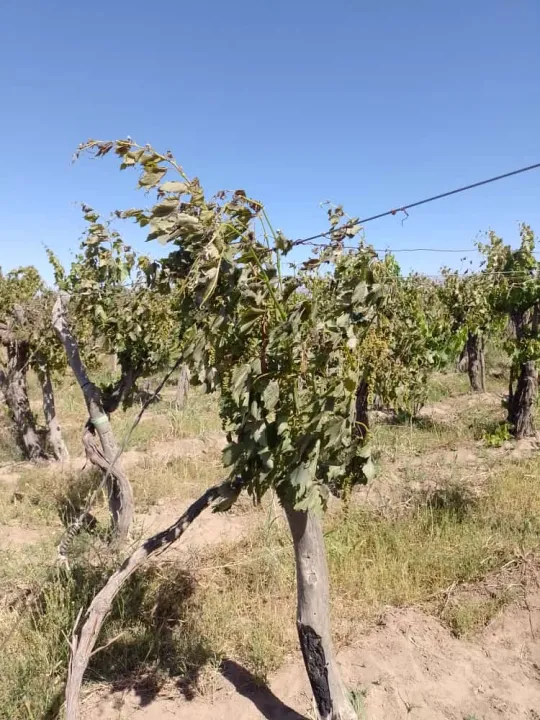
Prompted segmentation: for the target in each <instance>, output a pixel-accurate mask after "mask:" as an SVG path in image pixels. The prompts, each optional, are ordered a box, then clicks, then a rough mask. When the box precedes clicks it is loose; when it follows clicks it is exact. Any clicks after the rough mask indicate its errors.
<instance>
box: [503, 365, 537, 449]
mask: <svg viewBox="0 0 540 720" xmlns="http://www.w3.org/2000/svg"><path fill="white" fill-rule="evenodd" d="M512 385H513V383H512V381H510V392H509V397H508V422H509V424H510V425H511V426H512V429H513V433H514V435H515V436H516V438H517V439H518V440H519V439H521V438H524V437H532V436H533V435H535V426H534V406H535V404H536V397H537V394H538V370H537V369H536V364H535V362H534V361H533V360H529V361H528V362H524V363H522V364H521V366H520V368H519V376H518V381H517V386H516V389H515V390H514V389H513V387H512Z"/></svg>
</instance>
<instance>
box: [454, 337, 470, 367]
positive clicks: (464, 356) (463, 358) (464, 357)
mask: <svg viewBox="0 0 540 720" xmlns="http://www.w3.org/2000/svg"><path fill="white" fill-rule="evenodd" d="M456 368H457V371H458V372H461V373H464V372H467V370H468V368H469V353H468V349H467V340H465V344H464V345H463V348H462V349H461V352H460V353H459V357H458V360H457V363H456Z"/></svg>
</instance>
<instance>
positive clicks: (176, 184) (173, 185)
mask: <svg viewBox="0 0 540 720" xmlns="http://www.w3.org/2000/svg"><path fill="white" fill-rule="evenodd" d="M159 189H160V190H161V192H164V193H185V192H187V191H188V189H189V188H188V186H187V185H186V183H183V182H180V181H179V180H168V181H167V182H164V183H163V184H162V185H160V186H159Z"/></svg>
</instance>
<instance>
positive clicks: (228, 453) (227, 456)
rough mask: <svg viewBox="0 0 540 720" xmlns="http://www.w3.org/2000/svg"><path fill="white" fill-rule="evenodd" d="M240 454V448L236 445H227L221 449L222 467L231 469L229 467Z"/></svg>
mask: <svg viewBox="0 0 540 720" xmlns="http://www.w3.org/2000/svg"><path fill="white" fill-rule="evenodd" d="M241 454H242V446H241V445H239V444H238V443H231V444H230V445H227V447H225V448H224V449H223V453H222V459H223V467H231V465H234V464H235V463H236V461H237V460H238V458H239V457H240V456H241Z"/></svg>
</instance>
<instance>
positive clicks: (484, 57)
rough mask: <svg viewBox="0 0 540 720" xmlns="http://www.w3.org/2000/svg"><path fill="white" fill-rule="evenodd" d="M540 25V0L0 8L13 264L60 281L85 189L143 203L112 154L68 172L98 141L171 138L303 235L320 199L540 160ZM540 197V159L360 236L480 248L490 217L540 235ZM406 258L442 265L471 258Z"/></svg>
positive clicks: (361, 203) (407, 189)
mask: <svg viewBox="0 0 540 720" xmlns="http://www.w3.org/2000/svg"><path fill="white" fill-rule="evenodd" d="M539 36H540V2H538V0H519V2H514V3H512V2H509V1H508V0H472V1H471V0H455V1H454V2H440V1H436V0H430V1H428V0H410V1H409V2H403V1H402V0H401V1H399V2H398V0H386V1H385V0H379V2H376V1H375V0H372V1H371V2H367V1H363V0H355V1H354V0H348V1H345V0H335V2H332V3H328V2H324V3H323V2H320V0H311V2H307V0H287V1H286V2H284V1H283V0H271V1H270V0H268V1H267V2H249V3H248V2H246V1H245V0H236V2H234V3H230V2H228V3H225V2H215V0H210V1H209V2H202V3H181V2H180V3H179V2H176V3H151V2H148V0H145V2H142V0H131V1H130V2H127V1H126V0H109V1H108V2H104V1H103V0H97V2H88V3H82V2H68V1H67V0H62V1H60V0H18V1H17V2H6V3H3V6H2V10H1V20H0V102H1V106H2V109H1V111H0V136H1V138H2V146H3V147H2V162H1V169H0V190H1V195H0V197H1V208H2V216H3V217H2V223H1V229H0V265H2V266H3V267H4V269H9V268H11V267H14V266H17V265H20V264H23V263H34V264H36V265H37V266H38V267H39V268H40V269H41V270H43V271H44V272H45V274H46V276H47V277H48V278H50V272H49V271H48V269H47V261H46V257H45V253H44V250H43V247H42V245H43V243H46V244H48V245H49V246H51V247H52V248H53V249H54V250H55V251H57V252H58V254H59V255H60V256H61V258H62V259H63V260H64V261H68V260H69V256H70V251H73V250H75V249H76V247H77V245H78V238H79V236H80V232H81V229H82V223H81V220H80V213H79V211H78V209H77V207H76V206H75V205H74V203H75V202H76V201H81V200H84V201H86V202H87V203H89V204H90V205H93V206H94V207H96V209H98V210H101V211H103V212H107V211H109V210H112V209H114V208H116V207H125V206H132V205H133V204H134V199H133V192H132V191H133V188H134V187H135V184H136V182H135V175H134V174H128V173H122V174H121V173H119V172H118V170H117V166H115V164H114V162H113V161H112V160H111V161H106V162H103V161H102V162H90V161H85V162H80V163H78V164H76V165H71V154H72V152H73V150H74V148H75V147H76V145H77V144H78V143H79V142H80V141H81V140H85V139H87V138H88V137H95V138H100V139H109V138H111V139H112V138H116V137H124V136H126V135H131V137H133V138H134V139H136V140H137V141H138V142H142V143H146V142H151V143H152V144H154V145H155V146H156V147H157V148H159V149H163V150H165V149H168V148H170V149H172V150H173V151H174V153H175V154H176V155H177V157H178V158H179V160H180V161H181V162H182V163H183V165H184V166H185V168H186V170H187V171H188V172H189V173H190V174H196V175H198V176H199V177H200V178H201V180H202V182H203V185H205V186H206V187H207V188H208V189H212V190H213V189H217V188H219V187H227V188H233V187H238V186H239V187H242V188H245V189H246V190H248V191H249V192H250V193H251V194H252V195H253V196H255V197H258V198H260V199H262V200H263V201H264V202H265V203H266V205H267V207H268V210H269V212H270V214H271V216H272V218H273V220H274V223H275V225H276V226H278V227H280V228H282V229H283V230H284V231H285V233H286V234H287V235H289V236H290V237H297V236H302V235H304V234H311V233H312V232H316V231H318V230H320V229H323V228H324V227H325V226H326V223H325V216H324V212H323V211H322V210H321V209H319V207H318V203H319V202H320V201H323V200H326V199H331V200H333V201H336V202H341V203H343V205H344V206H345V209H346V210H347V211H348V212H349V213H350V214H359V215H360V216H365V215H371V214H374V213H376V212H379V211H383V210H386V209H389V208H391V207H394V206H399V205H402V204H405V203H407V202H411V201H414V200H416V199H419V198H422V197H424V196H426V195H430V194H434V193H436V192H439V191H444V190H447V189H451V188H453V187H455V186H457V185H460V184H462V183H469V182H474V181H475V180H479V179H482V178H483V177H487V176H490V175H495V174H498V173H500V172H505V171H507V170H511V169H513V168H514V167H519V166H522V165H527V164H531V163H534V162H539V161H540V82H539V78H540V43H539V42H538V39H539ZM140 199H141V200H142V197H141V198H140ZM539 200H540V171H534V172H532V173H529V174H525V175H522V176H518V177H516V178H513V179H510V180H505V181H502V182H500V183H497V184H494V185H491V186H487V187H485V188H482V189H478V190H474V191H471V192H469V193H466V194H464V195H460V196H457V197H454V198H449V199H446V200H442V201H440V202H437V203H434V204H432V205H428V206H425V207H422V208H418V209H416V210H413V211H412V212H411V215H410V217H409V219H408V220H407V221H406V222H405V223H403V225H402V224H401V221H400V219H399V218H397V217H395V218H393V217H390V218H385V219H383V220H379V221H376V222H374V223H371V224H369V225H367V226H366V235H367V239H368V240H369V241H370V242H372V243H374V244H375V245H376V246H378V247H384V246H389V247H391V248H396V249H398V248H400V247H401V248H403V247H415V246H424V245H428V246H435V247H441V248H444V247H459V248H461V247H464V248H470V247H472V246H473V243H474V240H475V237H476V235H477V233H478V232H479V231H481V230H486V229H488V228H489V227H492V228H493V229H495V230H497V231H498V232H499V233H500V234H502V235H503V236H505V237H507V238H508V239H511V238H512V239H514V238H515V237H516V223H517V222H519V221H522V220H525V221H527V222H530V223H531V224H532V225H533V226H536V228H537V229H538V231H539V233H540V204H539ZM127 237H128V239H129V240H130V241H133V240H134V239H135V240H137V236H136V235H135V231H134V230H133V229H130V230H129V232H128V234H127ZM137 246H138V247H145V245H144V243H142V242H139V241H138V240H137ZM146 247H147V248H148V246H146ZM156 250H157V252H160V248H159V246H158V248H156ZM398 258H399V259H400V262H401V263H402V266H403V267H404V269H409V268H410V267H415V268H417V269H420V270H423V271H427V272H431V273H434V272H437V270H438V268H439V267H440V265H441V264H449V263H458V262H459V256H452V255H447V254H446V255H445V254H440V255H439V254H431V255H430V254H423V253H418V254H412V255H405V254H404V255H401V254H399V255H398Z"/></svg>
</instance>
